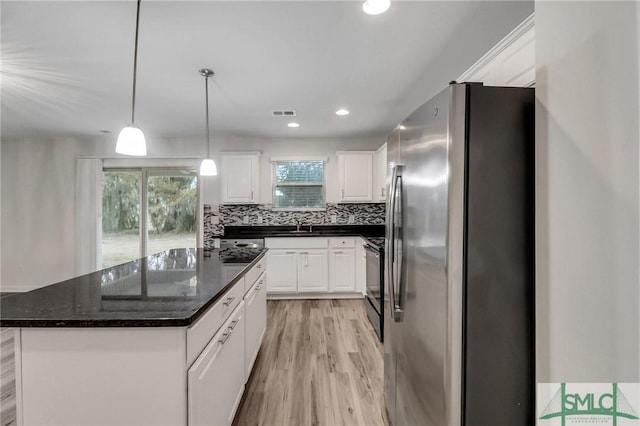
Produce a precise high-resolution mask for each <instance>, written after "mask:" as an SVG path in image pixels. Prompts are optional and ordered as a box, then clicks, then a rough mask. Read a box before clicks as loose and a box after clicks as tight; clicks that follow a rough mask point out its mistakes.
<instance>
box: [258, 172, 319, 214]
mask: <svg viewBox="0 0 640 426" xmlns="http://www.w3.org/2000/svg"><path fill="white" fill-rule="evenodd" d="M271 164H272V182H273V208H274V209H279V210H321V209H324V208H325V195H324V193H325V187H324V161H322V160H278V161H272V163H271Z"/></svg>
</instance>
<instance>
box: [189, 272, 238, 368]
mask: <svg viewBox="0 0 640 426" xmlns="http://www.w3.org/2000/svg"><path fill="white" fill-rule="evenodd" d="M243 296H244V280H243V279H241V280H240V281H238V282H237V283H236V284H235V285H234V286H233V287H232V288H231V289H230V290H229V291H227V292H226V293H225V294H224V295H223V296H222V297H221V298H220V300H218V301H217V302H216V303H215V304H214V305H213V306H212V307H210V308H209V310H208V311H207V312H205V313H204V315H202V316H201V317H200V318H199V319H198V320H197V321H196V322H195V324H192V325H191V327H189V328H188V329H187V365H191V363H192V362H193V361H194V360H195V359H196V358H197V357H198V355H199V354H200V352H202V349H204V347H205V346H206V345H207V343H209V340H211V338H212V337H213V335H214V334H215V333H216V332H217V331H218V329H219V328H220V326H221V325H222V324H223V323H224V322H225V320H226V319H227V318H228V317H229V315H230V314H231V312H233V310H234V309H235V307H236V306H238V303H240V301H242V297H243Z"/></svg>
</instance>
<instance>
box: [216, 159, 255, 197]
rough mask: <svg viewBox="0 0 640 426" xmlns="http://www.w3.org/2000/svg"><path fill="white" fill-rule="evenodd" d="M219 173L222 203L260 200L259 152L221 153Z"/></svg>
mask: <svg viewBox="0 0 640 426" xmlns="http://www.w3.org/2000/svg"><path fill="white" fill-rule="evenodd" d="M220 173H221V179H220V181H221V184H222V195H221V198H222V203H223V204H252V203H258V202H259V201H260V196H259V191H258V190H259V188H260V186H259V184H260V154H259V153H246V154H242V153H233V154H231V153H226V154H225V153H223V154H222V160H221V164H220Z"/></svg>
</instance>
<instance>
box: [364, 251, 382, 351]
mask: <svg viewBox="0 0 640 426" xmlns="http://www.w3.org/2000/svg"><path fill="white" fill-rule="evenodd" d="M364 248H365V253H366V262H367V268H366V272H367V275H366V276H367V279H366V282H367V291H366V300H365V307H366V310H367V317H369V321H370V322H371V325H372V326H373V328H374V330H375V331H376V333H377V334H378V337H379V338H380V341H382V340H383V336H382V332H383V321H384V312H383V304H382V298H383V296H384V286H383V282H384V280H383V268H384V262H383V256H384V250H382V249H381V248H380V247H377V246H375V245H373V244H369V243H367V244H365V245H364Z"/></svg>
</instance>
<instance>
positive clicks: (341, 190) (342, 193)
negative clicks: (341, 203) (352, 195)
mask: <svg viewBox="0 0 640 426" xmlns="http://www.w3.org/2000/svg"><path fill="white" fill-rule="evenodd" d="M341 191H342V198H344V189H342V190H341Z"/></svg>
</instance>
